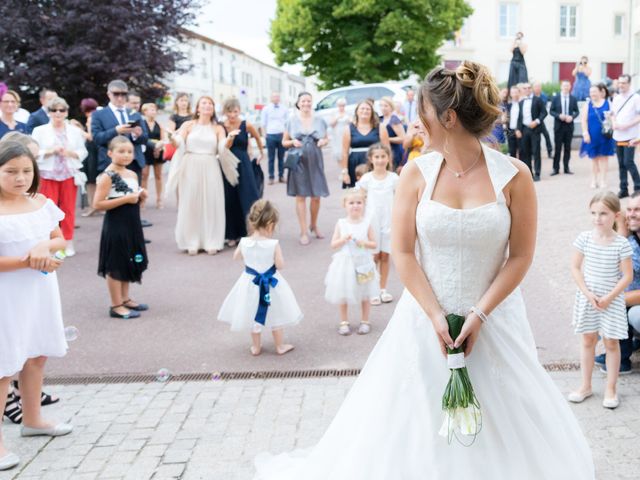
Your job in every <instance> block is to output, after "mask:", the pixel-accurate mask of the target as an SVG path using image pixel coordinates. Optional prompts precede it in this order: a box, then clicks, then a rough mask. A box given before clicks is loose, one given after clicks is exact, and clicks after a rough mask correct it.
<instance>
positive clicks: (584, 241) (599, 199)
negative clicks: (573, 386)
mask: <svg viewBox="0 0 640 480" xmlns="http://www.w3.org/2000/svg"><path fill="white" fill-rule="evenodd" d="M589 208H590V209H591V218H592V221H593V225H594V228H593V230H590V231H588V232H582V233H581V234H580V235H578V238H577V239H576V240H575V242H574V243H573V246H574V247H576V252H575V253H574V256H573V261H572V266H571V272H572V274H573V279H574V280H575V282H576V284H577V285H578V291H577V292H576V301H575V306H574V310H573V324H574V326H575V332H576V333H580V334H582V354H581V357H580V358H581V361H580V364H581V370H582V385H581V386H580V388H579V389H578V390H576V391H575V392H572V393H570V394H569V396H568V399H569V401H571V402H575V403H580V402H582V401H584V400H585V399H586V398H588V397H590V396H591V395H592V390H591V374H592V372H593V365H594V357H595V346H596V343H598V335H599V334H600V335H601V336H602V337H603V342H604V346H605V348H606V350H607V354H606V359H607V360H606V362H607V386H606V390H605V394H604V401H603V402H602V405H603V406H604V407H605V408H616V407H617V406H618V405H619V403H620V402H619V400H618V396H617V394H616V382H617V380H618V370H619V368H620V343H619V340H623V339H626V338H627V335H628V326H627V313H626V307H625V301H624V290H625V289H626V288H627V287H628V286H629V284H630V283H631V281H632V280H633V266H632V263H631V255H632V253H633V252H632V249H631V245H629V242H628V240H627V239H626V238H625V237H623V236H622V235H619V234H618V233H617V232H616V231H615V222H616V220H618V221H619V220H620V200H619V199H618V197H617V196H616V195H615V194H614V193H612V192H601V193H598V194H597V195H596V196H594V197H593V198H592V199H591V203H590V204H589Z"/></svg>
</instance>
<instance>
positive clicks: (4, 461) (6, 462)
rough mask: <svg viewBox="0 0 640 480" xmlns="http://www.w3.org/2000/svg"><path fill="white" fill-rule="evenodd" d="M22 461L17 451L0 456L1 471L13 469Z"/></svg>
mask: <svg viewBox="0 0 640 480" xmlns="http://www.w3.org/2000/svg"><path fill="white" fill-rule="evenodd" d="M19 463H20V457H18V455H16V454H15V453H7V454H6V455H5V456H4V457H2V458H0V472H2V471H4V470H11V469H12V468H14V467H17V466H18V464H19Z"/></svg>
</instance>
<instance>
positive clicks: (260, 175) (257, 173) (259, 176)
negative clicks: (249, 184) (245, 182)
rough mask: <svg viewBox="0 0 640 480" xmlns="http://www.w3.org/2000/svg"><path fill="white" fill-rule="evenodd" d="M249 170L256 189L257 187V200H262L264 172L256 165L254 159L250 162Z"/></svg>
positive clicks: (256, 160)
mask: <svg viewBox="0 0 640 480" xmlns="http://www.w3.org/2000/svg"><path fill="white" fill-rule="evenodd" d="M251 168H252V170H253V176H254V177H255V179H256V187H258V198H262V195H263V194H264V172H263V171H262V167H260V165H259V164H258V159H256V158H254V159H253V160H251Z"/></svg>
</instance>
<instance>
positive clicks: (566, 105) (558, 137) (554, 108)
mask: <svg viewBox="0 0 640 480" xmlns="http://www.w3.org/2000/svg"><path fill="white" fill-rule="evenodd" d="M549 113H550V114H551V116H552V117H553V118H554V119H555V120H554V121H553V136H554V140H555V144H556V151H555V155H554V156H553V172H551V175H558V174H559V173H560V154H561V151H562V149H563V148H564V157H563V158H562V164H563V166H564V173H566V174H569V175H571V174H572V173H573V172H572V171H571V170H569V159H570V158H571V140H572V139H573V120H574V119H575V118H576V117H577V116H578V114H579V113H580V111H579V110H578V99H577V98H576V97H574V96H573V95H571V83H569V82H568V81H566V80H565V81H563V82H562V84H561V85H560V94H559V95H555V96H554V97H553V99H552V100H551V108H550V110H549Z"/></svg>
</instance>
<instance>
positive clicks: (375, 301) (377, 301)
mask: <svg viewBox="0 0 640 480" xmlns="http://www.w3.org/2000/svg"><path fill="white" fill-rule="evenodd" d="M369 303H370V304H371V305H373V306H374V307H377V306H378V305H380V304H381V303H382V300H381V299H380V295H377V296H375V297H371V298H370V299H369Z"/></svg>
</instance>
